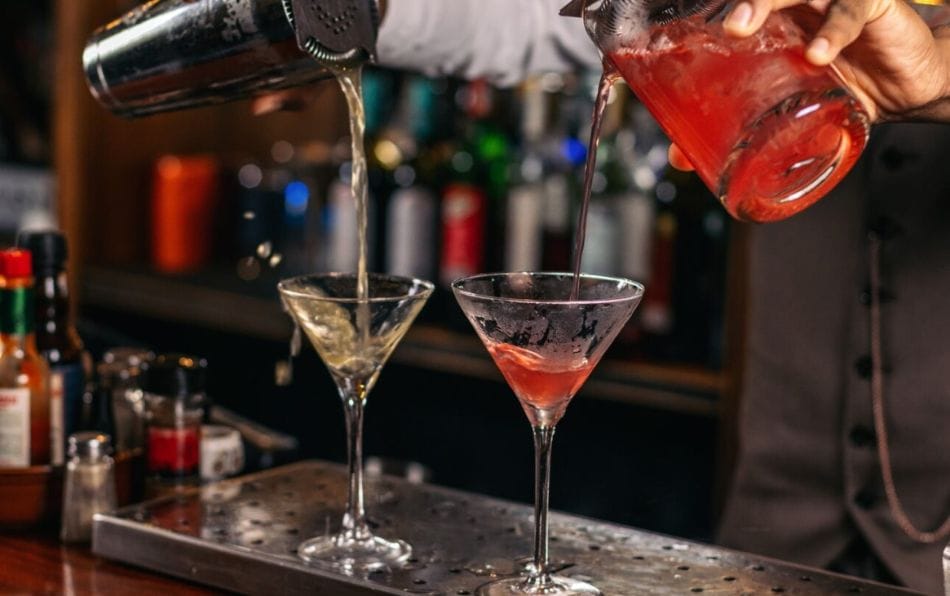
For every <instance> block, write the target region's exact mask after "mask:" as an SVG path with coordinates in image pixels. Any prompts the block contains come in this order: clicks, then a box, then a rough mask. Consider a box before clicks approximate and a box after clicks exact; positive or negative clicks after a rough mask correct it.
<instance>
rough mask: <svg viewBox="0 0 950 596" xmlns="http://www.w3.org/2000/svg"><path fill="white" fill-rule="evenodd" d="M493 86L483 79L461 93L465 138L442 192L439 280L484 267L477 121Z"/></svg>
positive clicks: (485, 214) (484, 216)
mask: <svg viewBox="0 0 950 596" xmlns="http://www.w3.org/2000/svg"><path fill="white" fill-rule="evenodd" d="M491 93H492V89H491V87H489V86H488V84H487V83H485V82H484V81H473V82H471V83H469V84H468V85H467V86H466V87H465V88H464V89H463V92H462V93H461V97H463V98H464V99H463V105H462V107H463V114H464V116H466V117H467V118H468V120H467V122H464V123H462V122H460V126H459V128H460V129H462V130H464V139H463V140H462V142H461V143H460V145H459V146H458V147H457V150H456V151H455V153H454V154H453V155H452V158H451V160H450V162H449V166H448V167H449V174H448V181H447V183H446V185H445V187H444V188H443V191H442V226H441V227H442V254H441V258H440V263H439V269H440V270H439V281H440V282H441V283H442V285H444V286H448V285H450V284H451V283H452V282H453V281H454V280H456V279H458V278H460V277H465V276H469V275H474V274H475V273H479V272H481V271H483V270H484V266H485V252H486V233H487V226H488V195H487V193H486V189H485V187H484V185H483V183H484V181H485V177H484V170H483V167H484V164H483V162H482V161H481V160H480V157H481V151H480V150H479V147H478V137H479V136H481V135H480V132H479V130H478V129H479V128H480V121H481V120H483V119H484V118H486V117H487V116H488V114H489V113H490V112H491Z"/></svg>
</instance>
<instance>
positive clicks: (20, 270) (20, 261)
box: [0, 248, 33, 278]
mask: <svg viewBox="0 0 950 596" xmlns="http://www.w3.org/2000/svg"><path fill="white" fill-rule="evenodd" d="M0 275H3V276H4V277H7V278H18V277H32V275H33V258H32V256H31V255H30V251H28V250H23V249H19V248H10V249H7V250H4V251H3V252H0Z"/></svg>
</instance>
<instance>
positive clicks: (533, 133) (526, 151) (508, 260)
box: [504, 79, 547, 271]
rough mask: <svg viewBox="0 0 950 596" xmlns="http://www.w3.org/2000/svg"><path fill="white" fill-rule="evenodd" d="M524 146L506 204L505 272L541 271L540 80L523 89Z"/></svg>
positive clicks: (543, 120) (543, 114) (543, 100)
mask: <svg viewBox="0 0 950 596" xmlns="http://www.w3.org/2000/svg"><path fill="white" fill-rule="evenodd" d="M521 92H522V95H521V100H522V103H521V105H522V112H521V147H520V149H519V156H518V159H516V160H515V161H514V162H512V164H511V170H512V172H511V175H510V178H511V187H510V189H509V191H508V197H507V200H506V204H505V255H504V270H505V271H539V270H541V255H542V252H541V251H542V228H543V225H542V220H543V214H544V156H543V154H542V148H541V143H542V140H543V136H544V127H545V124H546V123H547V106H546V97H545V93H544V89H543V87H542V86H541V83H540V81H539V80H538V79H534V80H530V81H528V82H526V83H525V84H524V85H523V86H522V90H521Z"/></svg>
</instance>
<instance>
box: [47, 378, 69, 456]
mask: <svg viewBox="0 0 950 596" xmlns="http://www.w3.org/2000/svg"><path fill="white" fill-rule="evenodd" d="M64 385H65V381H64V379H63V375H62V374H61V373H58V372H50V375H49V439H50V452H49V454H50V455H49V460H50V463H51V464H53V465H54V466H60V465H62V464H63V460H64V459H65V451H66V445H65V438H64V436H63V432H64V424H63V422H64V418H63V392H64V391H63V389H64Z"/></svg>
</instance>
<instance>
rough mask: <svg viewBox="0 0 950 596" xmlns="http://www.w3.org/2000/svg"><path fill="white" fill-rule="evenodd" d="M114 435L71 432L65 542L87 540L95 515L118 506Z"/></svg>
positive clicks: (63, 526)
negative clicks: (113, 446)
mask: <svg viewBox="0 0 950 596" xmlns="http://www.w3.org/2000/svg"><path fill="white" fill-rule="evenodd" d="M111 453H112V439H111V438H110V437H109V435H106V434H102V433H97V432H78V433H73V434H72V435H70V436H69V451H68V454H69V461H68V462H67V463H66V482H65V490H64V491H63V522H62V528H61V530H60V538H61V539H62V541H63V542H88V541H89V540H90V539H91V538H92V517H93V516H94V515H95V514H97V513H103V512H106V511H111V510H113V509H115V507H116V496H115V464H114V462H113V460H112V457H111V456H110V454H111Z"/></svg>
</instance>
